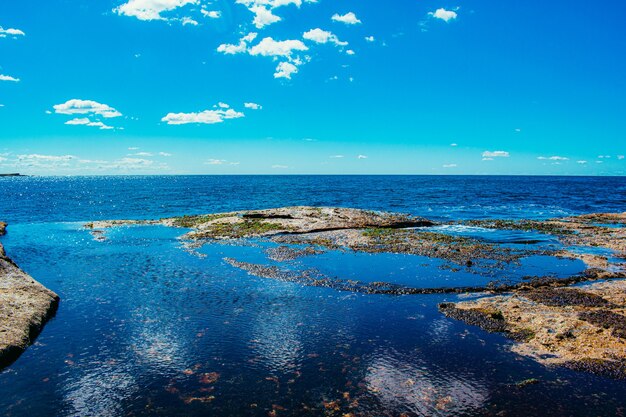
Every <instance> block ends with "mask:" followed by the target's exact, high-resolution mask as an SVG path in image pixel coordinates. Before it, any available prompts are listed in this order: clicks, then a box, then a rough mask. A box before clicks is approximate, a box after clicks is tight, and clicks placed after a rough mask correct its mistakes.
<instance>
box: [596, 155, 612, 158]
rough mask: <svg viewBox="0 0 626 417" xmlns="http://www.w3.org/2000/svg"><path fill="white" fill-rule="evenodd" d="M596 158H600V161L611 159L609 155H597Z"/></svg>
mask: <svg viewBox="0 0 626 417" xmlns="http://www.w3.org/2000/svg"><path fill="white" fill-rule="evenodd" d="M598 158H600V159H604V158H606V159H609V158H611V155H598Z"/></svg>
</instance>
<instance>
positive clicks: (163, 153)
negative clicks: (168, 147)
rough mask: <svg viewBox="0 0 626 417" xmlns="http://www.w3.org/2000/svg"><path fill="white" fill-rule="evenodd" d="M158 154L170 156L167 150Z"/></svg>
mask: <svg viewBox="0 0 626 417" xmlns="http://www.w3.org/2000/svg"><path fill="white" fill-rule="evenodd" d="M159 156H172V154H171V153H169V152H159Z"/></svg>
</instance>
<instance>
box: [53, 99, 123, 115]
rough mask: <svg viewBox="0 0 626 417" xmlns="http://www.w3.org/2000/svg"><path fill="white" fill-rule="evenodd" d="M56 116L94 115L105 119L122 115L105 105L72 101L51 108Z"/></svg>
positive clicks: (88, 101) (91, 101)
mask: <svg viewBox="0 0 626 417" xmlns="http://www.w3.org/2000/svg"><path fill="white" fill-rule="evenodd" d="M52 108H53V109H54V112H55V113H57V114H69V115H73V114H94V115H98V116H102V117H105V118H111V117H120V116H121V115H122V113H120V112H119V111H117V110H115V109H114V108H113V107H111V106H109V105H107V104H101V103H98V102H97V101H93V100H80V99H72V100H68V101H66V102H65V103H62V104H56V105H54V106H52Z"/></svg>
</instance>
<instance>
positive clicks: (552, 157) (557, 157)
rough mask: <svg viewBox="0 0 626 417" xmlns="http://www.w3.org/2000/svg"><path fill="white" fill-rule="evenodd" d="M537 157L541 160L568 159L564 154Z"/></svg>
mask: <svg viewBox="0 0 626 417" xmlns="http://www.w3.org/2000/svg"><path fill="white" fill-rule="evenodd" d="M537 159H540V160H543V161H546V160H547V161H569V158H566V157H564V156H557V155H555V156H538V157H537Z"/></svg>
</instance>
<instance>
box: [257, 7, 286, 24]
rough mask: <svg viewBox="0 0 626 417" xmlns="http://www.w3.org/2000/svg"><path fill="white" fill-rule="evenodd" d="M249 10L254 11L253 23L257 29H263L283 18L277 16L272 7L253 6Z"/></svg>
mask: <svg viewBox="0 0 626 417" xmlns="http://www.w3.org/2000/svg"><path fill="white" fill-rule="evenodd" d="M249 10H250V11H251V12H252V13H254V19H253V20H252V23H253V24H254V26H256V28H257V29H262V28H264V27H265V26H268V25H271V24H272V23H276V22H280V21H281V20H282V19H281V18H280V17H279V16H276V15H275V14H274V13H272V11H271V10H270V9H267V8H265V7H263V6H252V7H250V8H249Z"/></svg>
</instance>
